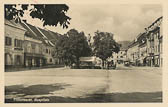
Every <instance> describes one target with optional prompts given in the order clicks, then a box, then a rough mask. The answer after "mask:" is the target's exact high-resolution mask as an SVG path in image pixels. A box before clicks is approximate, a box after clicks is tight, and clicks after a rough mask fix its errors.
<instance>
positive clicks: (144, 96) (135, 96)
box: [5, 92, 162, 103]
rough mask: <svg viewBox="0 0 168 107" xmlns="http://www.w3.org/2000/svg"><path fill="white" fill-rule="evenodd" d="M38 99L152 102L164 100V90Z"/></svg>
mask: <svg viewBox="0 0 168 107" xmlns="http://www.w3.org/2000/svg"><path fill="white" fill-rule="evenodd" d="M38 99H48V101H44V102H40V103H137V102H138V103H140V102H141V103H150V102H160V103H161V102H162V92H149V93H143V92H135V93H108V94H92V95H88V96H87V97H84V98H83V97H82V98H71V97H60V96H49V97H40V98H38ZM5 103H39V102H37V101H34V100H32V101H29V102H27V101H25V102H24V101H21V102H19V101H18V102H17V101H13V100H12V99H6V100H5Z"/></svg>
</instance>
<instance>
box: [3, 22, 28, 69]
mask: <svg viewBox="0 0 168 107" xmlns="http://www.w3.org/2000/svg"><path fill="white" fill-rule="evenodd" d="M25 32H26V30H25V29H24V28H23V27H22V26H21V25H20V23H15V21H14V20H10V21H9V20H6V19H5V66H6V67H9V66H14V67H17V66H23V65H24V48H23V41H24V34H25Z"/></svg>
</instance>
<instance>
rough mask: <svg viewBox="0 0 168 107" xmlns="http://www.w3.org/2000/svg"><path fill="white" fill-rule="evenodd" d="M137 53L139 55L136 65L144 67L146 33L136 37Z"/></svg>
mask: <svg viewBox="0 0 168 107" xmlns="http://www.w3.org/2000/svg"><path fill="white" fill-rule="evenodd" d="M138 42H139V43H138V51H139V52H138V53H139V59H138V60H139V62H138V65H140V66H145V65H146V57H147V35H146V33H145V32H144V33H140V35H139V36H138Z"/></svg>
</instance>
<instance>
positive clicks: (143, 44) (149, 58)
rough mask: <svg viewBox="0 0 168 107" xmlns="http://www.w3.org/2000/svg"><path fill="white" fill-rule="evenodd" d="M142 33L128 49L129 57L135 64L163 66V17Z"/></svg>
mask: <svg viewBox="0 0 168 107" xmlns="http://www.w3.org/2000/svg"><path fill="white" fill-rule="evenodd" d="M145 30H146V31H145V32H143V33H140V34H139V35H138V36H137V37H136V38H137V39H135V40H134V41H133V42H132V43H131V44H130V46H129V48H128V50H127V59H128V60H129V61H130V62H132V63H135V65H147V66H158V67H159V66H162V63H163V58H162V52H163V51H162V39H163V34H162V17H160V18H158V19H157V20H156V21H154V22H153V23H152V24H151V25H150V26H149V27H147V28H146V29H145Z"/></svg>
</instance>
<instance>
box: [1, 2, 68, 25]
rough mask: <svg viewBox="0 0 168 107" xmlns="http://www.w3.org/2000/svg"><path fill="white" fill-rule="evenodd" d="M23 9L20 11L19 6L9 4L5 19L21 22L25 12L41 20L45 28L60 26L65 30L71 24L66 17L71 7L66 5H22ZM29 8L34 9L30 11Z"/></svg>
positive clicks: (6, 7)
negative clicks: (47, 26)
mask: <svg viewBox="0 0 168 107" xmlns="http://www.w3.org/2000/svg"><path fill="white" fill-rule="evenodd" d="M19 6H20V7H21V8H20V9H18V8H17V7H18V5H14V4H9V5H5V7H4V8H5V9H4V10H5V19H8V20H12V19H14V20H15V21H16V22H20V21H21V19H20V18H21V17H23V15H24V12H25V11H26V10H28V11H30V16H31V17H32V18H37V19H40V20H41V21H42V22H43V26H46V25H49V26H57V25H58V24H60V25H61V26H62V27H63V28H68V25H69V24H70V22H69V21H70V19H71V18H70V17H69V16H67V15H66V12H67V11H68V10H69V7H68V6H67V5H66V4H31V5H28V4H21V5H19ZM29 7H32V8H30V9H29Z"/></svg>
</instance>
